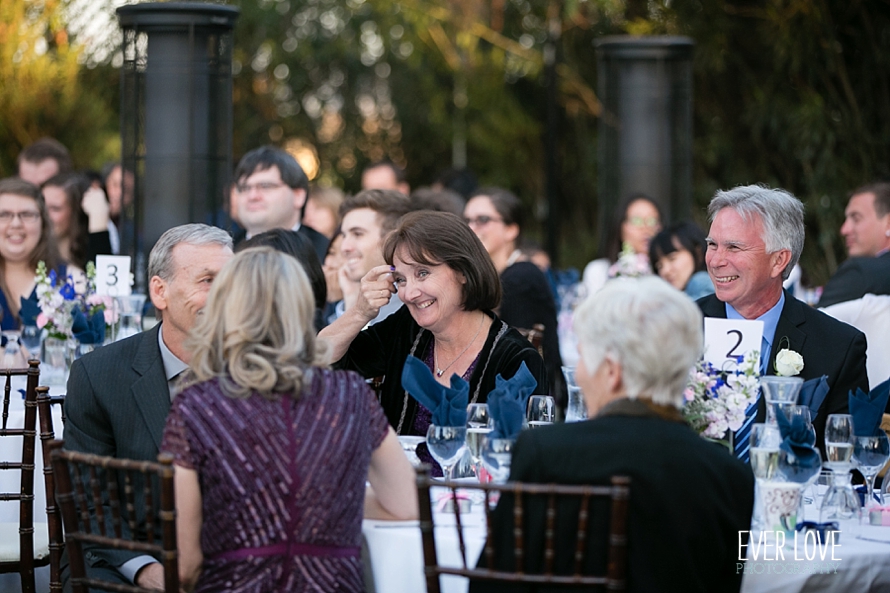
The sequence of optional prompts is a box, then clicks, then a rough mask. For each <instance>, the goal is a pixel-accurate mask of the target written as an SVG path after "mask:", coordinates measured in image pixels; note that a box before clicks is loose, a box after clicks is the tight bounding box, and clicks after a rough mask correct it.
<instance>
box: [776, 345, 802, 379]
mask: <svg viewBox="0 0 890 593" xmlns="http://www.w3.org/2000/svg"><path fill="white" fill-rule="evenodd" d="M802 370H803V356H801V355H800V354H799V353H797V352H795V351H794V350H789V349H788V348H784V349H782V350H779V353H778V354H777V355H776V375H778V376H780V377H793V376H794V375H798V374H800V372H801V371H802Z"/></svg>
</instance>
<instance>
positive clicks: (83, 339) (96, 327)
mask: <svg viewBox="0 0 890 593" xmlns="http://www.w3.org/2000/svg"><path fill="white" fill-rule="evenodd" d="M71 316H72V325H71V333H73V334H74V337H75V339H77V341H78V342H80V343H81V344H101V343H102V342H104V341H105V312H104V311H96V312H95V313H93V314H92V315H89V316H87V315H86V314H85V313H84V312H83V311H81V310H80V307H75V308H74V310H73V311H72V312H71Z"/></svg>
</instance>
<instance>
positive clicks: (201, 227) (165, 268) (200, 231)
mask: <svg viewBox="0 0 890 593" xmlns="http://www.w3.org/2000/svg"><path fill="white" fill-rule="evenodd" d="M180 243H188V244H189V245H221V246H224V247H228V248H229V249H232V237H231V236H230V235H229V233H227V232H226V231H224V230H222V229H218V228H216V227H212V226H209V225H206V224H201V223H191V224H183V225H180V226H175V227H173V228H172V229H170V230H168V231H166V232H165V233H164V234H163V235H161V237H160V239H158V242H157V243H155V246H154V247H152V249H151V253H150V254H149V256H148V277H149V278H154V277H155V276H158V277H160V278H161V279H163V280H169V279H170V278H172V277H173V275H174V274H175V273H176V270H174V269H173V248H174V247H176V246H177V245H179V244H180Z"/></svg>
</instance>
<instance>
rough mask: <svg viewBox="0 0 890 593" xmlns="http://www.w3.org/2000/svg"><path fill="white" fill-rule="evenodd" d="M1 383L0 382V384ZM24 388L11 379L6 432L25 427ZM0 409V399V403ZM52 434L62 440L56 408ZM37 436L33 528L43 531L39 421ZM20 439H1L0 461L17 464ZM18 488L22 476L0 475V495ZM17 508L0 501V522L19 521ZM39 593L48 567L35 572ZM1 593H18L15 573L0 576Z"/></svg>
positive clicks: (45, 588) (15, 473) (8, 472)
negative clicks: (15, 462) (11, 386)
mask: <svg viewBox="0 0 890 593" xmlns="http://www.w3.org/2000/svg"><path fill="white" fill-rule="evenodd" d="M2 383H3V382H0V384H2ZM24 388H25V379H24V378H23V377H22V378H20V377H15V378H14V379H13V391H12V393H11V394H10V396H9V400H10V401H9V419H8V421H7V424H6V426H7V427H9V428H21V427H22V426H24V423H25V404H24V400H23V399H22V397H21V395H20V394H19V393H18V391H17V390H18V389H24ZM61 393H64V388H63V387H50V394H51V395H54V394H61ZM0 406H2V399H0ZM52 410H53V431H54V432H55V436H56V438H57V439H58V438H61V437H62V410H61V408H60V407H59V406H52ZM36 430H37V436H36V437H35V439H34V524H35V525H34V528H35V530H37V529H46V487H45V486H44V482H43V450H42V447H41V442H40V421H39V418H38V420H37V423H36ZM21 451H22V439H21V438H20V437H2V438H0V459H2V460H4V461H12V460H18V461H20V460H21V458H22V453H21ZM20 484H21V475H20V473H19V472H18V471H13V470H3V471H0V491H2V492H18V491H19V486H20ZM19 505H20V503H18V502H14V501H0V522H4V523H12V522H18V520H19ZM35 578H36V586H37V591H38V593H40V592H42V591H48V590H49V567H44V568H38V569H37V570H36V571H35ZM0 591H2V592H3V593H19V592H20V591H21V584H20V579H19V575H18V573H13V574H0Z"/></svg>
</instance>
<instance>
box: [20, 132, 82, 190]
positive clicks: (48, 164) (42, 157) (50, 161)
mask: <svg viewBox="0 0 890 593" xmlns="http://www.w3.org/2000/svg"><path fill="white" fill-rule="evenodd" d="M16 163H17V165H18V175H19V177H21V178H22V179H24V180H25V181H27V182H29V183H33V184H34V185H36V186H37V187H40V186H41V185H43V182H44V181H46V180H47V179H49V178H50V177H53V176H54V175H58V174H59V173H68V172H69V171H71V170H72V169H73V166H72V165H71V154H70V153H69V152H68V149H67V148H65V145H64V144H62V143H61V142H59V141H58V140H56V139H55V138H40V139H39V140H36V141H34V142H33V143H31V144H29V145H28V146H26V147H25V148H24V149H22V151H21V152H20V153H19V156H18V158H17V159H16Z"/></svg>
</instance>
